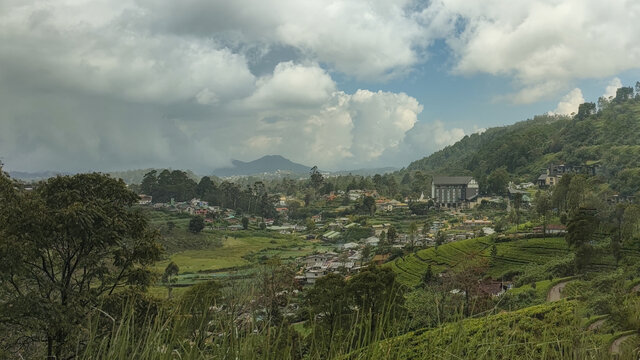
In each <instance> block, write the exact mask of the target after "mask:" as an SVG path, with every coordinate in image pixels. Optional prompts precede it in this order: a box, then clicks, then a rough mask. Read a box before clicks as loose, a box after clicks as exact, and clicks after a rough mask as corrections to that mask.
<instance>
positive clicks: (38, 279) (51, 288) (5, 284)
mask: <svg viewBox="0 0 640 360" xmlns="http://www.w3.org/2000/svg"><path fill="white" fill-rule="evenodd" d="M137 199H138V197H137V195H136V194H135V193H133V192H131V191H129V190H128V189H127V187H126V185H125V184H124V182H122V181H118V180H114V179H112V178H110V177H108V176H106V175H102V174H95V173H94V174H81V175H75V176H59V177H55V178H51V179H49V180H47V181H44V182H42V183H40V184H38V186H37V187H36V189H35V190H34V191H23V190H20V188H19V187H17V186H15V184H14V183H13V182H12V181H11V180H10V179H9V178H8V177H6V176H5V175H4V174H0V203H2V204H3V205H2V206H1V207H0V291H1V294H2V302H1V303H0V326H3V327H6V328H5V329H11V330H12V331H10V332H4V333H5V334H9V333H10V334H18V333H22V334H32V336H30V337H29V339H30V341H31V342H32V345H33V343H38V342H44V343H45V344H46V348H47V350H46V352H47V354H48V355H49V356H56V358H62V356H66V355H68V353H69V351H70V348H69V346H73V344H74V341H70V340H71V339H72V338H75V337H77V336H79V335H80V334H81V331H80V330H81V328H82V326H83V325H85V324H84V322H85V320H86V315H87V314H88V313H89V312H90V311H92V309H93V308H94V307H95V306H97V305H98V303H99V302H100V301H101V299H102V298H103V297H105V296H109V295H111V294H113V293H114V292H115V291H117V290H118V289H120V288H122V287H145V286H146V285H148V284H149V282H150V279H151V273H150V270H149V268H148V266H149V265H151V264H152V263H153V262H154V261H155V260H157V259H158V258H159V255H160V251H161V249H160V247H159V245H158V244H157V243H156V239H157V233H156V232H154V231H151V230H150V229H149V226H148V223H147V220H146V218H145V217H144V216H143V215H142V214H141V213H140V212H138V211H136V210H135V209H133V208H132V205H133V204H135V203H136V202H137ZM0 341H2V342H4V345H5V346H18V345H19V344H21V342H20V341H24V339H15V338H13V337H8V338H6V337H5V338H4V339H1V340H0ZM7 342H8V343H9V344H7ZM11 342H13V343H11Z"/></svg>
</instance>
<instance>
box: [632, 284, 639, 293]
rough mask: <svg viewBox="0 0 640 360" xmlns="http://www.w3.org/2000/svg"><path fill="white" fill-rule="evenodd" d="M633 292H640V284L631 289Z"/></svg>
mask: <svg viewBox="0 0 640 360" xmlns="http://www.w3.org/2000/svg"><path fill="white" fill-rule="evenodd" d="M631 292H640V284H638V285H636V286H634V287H632V288H631Z"/></svg>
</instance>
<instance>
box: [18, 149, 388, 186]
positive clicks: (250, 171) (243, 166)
mask: <svg viewBox="0 0 640 360" xmlns="http://www.w3.org/2000/svg"><path fill="white" fill-rule="evenodd" d="M232 164H233V167H228V168H220V169H216V170H214V171H213V173H212V174H211V175H214V176H217V177H240V176H258V177H264V178H279V177H282V176H289V175H292V176H299V177H307V176H308V175H309V171H310V170H311V166H307V165H302V164H298V163H295V162H293V161H291V160H289V159H287V158H285V157H283V156H280V155H267V156H263V157H261V158H259V159H257V160H253V161H249V162H244V161H240V160H233V161H232ZM151 170H154V169H151V168H149V169H135V170H124V171H112V172H108V174H109V175H111V176H113V177H115V178H120V179H122V180H124V182H126V183H127V184H140V182H142V178H143V177H144V175H145V174H146V173H148V172H149V171H151ZM155 170H157V171H158V172H160V171H162V170H163V169H155ZM395 170H397V169H396V168H393V167H383V168H369V169H355V170H340V171H335V172H328V171H322V170H321V172H322V173H324V174H329V175H348V174H351V175H359V176H371V175H375V174H385V173H389V172H393V171H395ZM186 172H187V174H188V176H189V177H190V178H192V179H194V180H195V181H200V177H201V176H200V175H197V174H195V173H193V172H192V171H190V170H187V171H186ZM9 175H10V176H11V177H12V178H14V179H20V180H24V181H38V180H43V179H48V178H50V177H54V176H57V175H72V173H69V172H56V171H41V172H23V171H10V172H9Z"/></svg>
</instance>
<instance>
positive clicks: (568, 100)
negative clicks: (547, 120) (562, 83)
mask: <svg viewBox="0 0 640 360" xmlns="http://www.w3.org/2000/svg"><path fill="white" fill-rule="evenodd" d="M582 103H584V97H583V96H582V90H580V89H578V88H575V89H573V90H571V91H569V93H568V94H567V95H565V96H564V97H562V100H560V102H559V103H558V106H557V107H556V108H555V110H553V111H550V112H549V113H550V114H552V115H553V114H557V115H571V114H572V113H575V112H577V111H578V106H580V104H582Z"/></svg>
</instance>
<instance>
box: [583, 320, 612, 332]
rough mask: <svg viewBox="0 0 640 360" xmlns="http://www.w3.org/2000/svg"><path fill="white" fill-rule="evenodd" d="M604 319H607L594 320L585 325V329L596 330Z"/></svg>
mask: <svg viewBox="0 0 640 360" xmlns="http://www.w3.org/2000/svg"><path fill="white" fill-rule="evenodd" d="M605 320H607V319H600V320H597V321H594V322H593V323H591V325H589V326H588V327H587V331H596V330H598V329H600V327H602V325H603V324H604V322H605Z"/></svg>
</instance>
